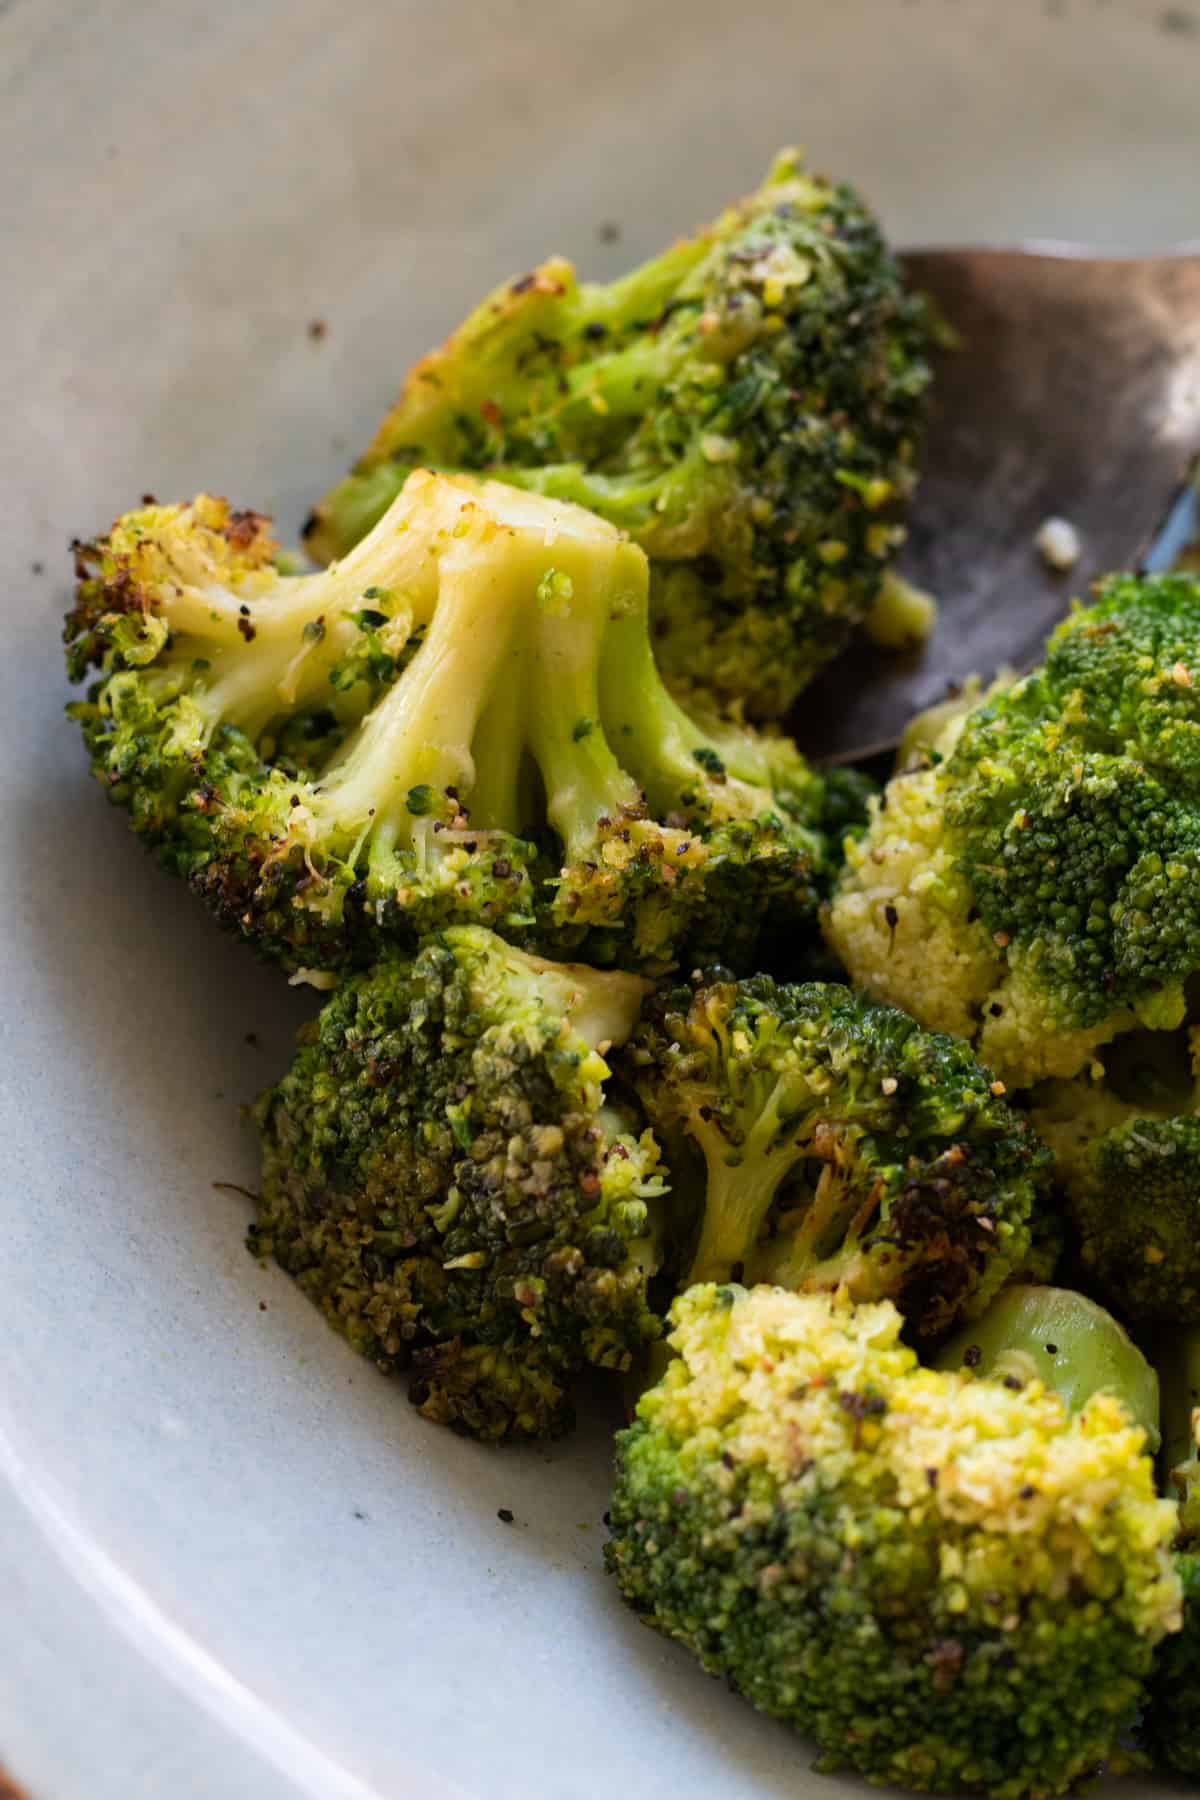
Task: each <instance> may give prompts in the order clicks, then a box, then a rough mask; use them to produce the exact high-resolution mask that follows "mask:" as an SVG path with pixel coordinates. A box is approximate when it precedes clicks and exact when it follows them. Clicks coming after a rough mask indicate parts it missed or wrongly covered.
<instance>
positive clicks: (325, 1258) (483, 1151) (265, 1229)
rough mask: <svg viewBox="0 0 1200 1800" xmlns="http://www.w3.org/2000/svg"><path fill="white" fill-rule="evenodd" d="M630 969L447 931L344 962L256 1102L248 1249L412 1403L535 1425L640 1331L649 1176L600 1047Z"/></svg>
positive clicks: (643, 1333)
mask: <svg viewBox="0 0 1200 1800" xmlns="http://www.w3.org/2000/svg"><path fill="white" fill-rule="evenodd" d="M645 985H646V984H645V983H644V982H642V981H640V980H638V979H637V978H636V977H634V976H629V975H621V974H616V973H612V972H609V973H600V972H598V971H596V970H594V969H585V968H582V967H579V966H576V965H571V964H552V963H545V962H542V961H541V959H540V958H537V957H531V956H528V955H525V954H524V953H522V952H521V951H518V950H515V949H512V948H511V947H510V946H508V945H506V944H504V943H502V942H501V940H500V939H499V938H497V937H495V936H494V935H493V934H492V933H491V932H488V931H485V930H483V929H481V928H480V927H477V926H455V927H451V928H449V929H448V930H446V931H445V932H443V933H442V934H441V935H439V936H436V937H433V938H430V939H429V940H427V941H426V942H425V943H424V944H423V945H422V946H421V948H420V950H419V951H418V952H417V954H416V955H415V956H414V957H412V958H411V959H403V958H396V959H395V960H390V961H384V962H382V963H380V964H379V965H378V966H377V967H376V968H375V969H373V970H371V971H369V972H368V973H366V974H363V975H357V976H354V977H352V978H351V979H350V980H349V981H347V982H346V983H345V984H344V985H343V986H342V987H341V988H340V989H339V990H338V992H337V993H336V994H335V995H334V996H333V998H332V999H330V1000H329V1001H328V1003H327V1004H326V1006H325V1008H324V1010H323V1012H322V1013H321V1014H320V1016H319V1018H318V1019H317V1020H316V1021H315V1022H314V1023H313V1024H312V1025H310V1026H308V1027H307V1028H306V1029H305V1030H304V1031H303V1032H302V1033H301V1043H300V1048H299V1049H298V1051H297V1054H296V1057H295V1059H294V1061H293V1063H292V1066H291V1068H290V1069H289V1070H288V1073H287V1074H286V1075H285V1076H284V1078H283V1080H282V1081H280V1082H279V1083H278V1085H277V1086H276V1087H274V1088H271V1089H270V1090H269V1091H268V1092H267V1093H266V1094H264V1095H263V1097H262V1099H261V1100H260V1101H259V1102H258V1107H257V1112H256V1117H257V1121H258V1125H259V1128H260V1131H261V1134H262V1150H263V1169H262V1193H261V1198H260V1201H259V1213H258V1221H257V1224H256V1225H255V1227H254V1230H253V1233H252V1248H254V1249H255V1250H256V1251H257V1252H259V1253H261V1254H264V1255H265V1254H271V1255H274V1256H275V1257H276V1258H277V1259H278V1261H279V1262H280V1264H281V1265H282V1267H283V1268H285V1269H286V1270H287V1271H288V1273H289V1274H291V1275H293V1276H295V1278H296V1280H297V1281H298V1282H299V1284H300V1286H301V1287H302V1288H303V1289H304V1291H305V1293H307V1294H308V1296H309V1297H310V1299H312V1300H313V1301H315V1302H316V1304H317V1305H318V1306H319V1307H320V1308H321V1309H322V1311H323V1312H324V1313H325V1314H326V1316H327V1317H328V1318H329V1319H330V1321H331V1322H332V1323H333V1324H334V1325H336V1326H337V1328H338V1329H339V1330H340V1331H342V1332H344V1333H345V1335H346V1337H347V1338H348V1339H349V1340H350V1342H351V1343H352V1344H353V1345H354V1347H355V1349H357V1350H359V1351H361V1352H362V1353H363V1355H365V1356H368V1357H370V1358H371V1359H372V1360H373V1361H374V1362H376V1363H378V1364H379V1366H380V1367H381V1368H384V1369H389V1370H391V1369H402V1368H409V1367H411V1370H412V1382H411V1387H410V1393H411V1396H412V1399H413V1400H414V1402H415V1403H416V1404H417V1405H418V1406H419V1407H420V1410H421V1411H422V1412H423V1413H424V1414H425V1415H426V1417H428V1418H431V1419H435V1420H438V1421H440V1422H442V1423H445V1424H452V1425H455V1426H457V1427H458V1428H459V1429H462V1430H465V1431H470V1432H473V1433H475V1434H476V1435H478V1436H480V1437H485V1438H500V1437H542V1436H552V1435H554V1434H555V1433H557V1432H559V1431H561V1430H563V1429H564V1428H565V1427H566V1425H567V1424H568V1423H569V1421H570V1416H571V1403H570V1389H571V1382H572V1378H573V1377H574V1376H575V1374H576V1373H577V1372H578V1370H579V1369H580V1368H582V1367H583V1366H584V1365H585V1364H592V1365H594V1366H596V1367H600V1368H606V1369H617V1370H621V1369H624V1368H626V1367H627V1366H628V1364H629V1362H630V1360H631V1358H632V1356H633V1354H634V1353H635V1352H636V1351H637V1350H638V1349H640V1347H641V1346H642V1345H643V1344H645V1343H647V1342H649V1341H650V1340H651V1339H653V1338H654V1337H656V1336H657V1335H658V1333H659V1330H660V1326H659V1322H658V1319H657V1317H656V1316H655V1314H654V1313H653V1311H652V1310H651V1308H650V1305H649V1303H648V1300H647V1295H646V1284H647V1281H648V1280H649V1279H650V1277H651V1276H652V1275H653V1273H654V1272H655V1270H656V1268H657V1266H658V1260H659V1250H658V1233H659V1225H658V1220H657V1217H656V1213H657V1209H658V1207H659V1205H660V1196H661V1194H662V1192H663V1188H664V1179H663V1172H662V1170H661V1169H660V1166H659V1156H658V1149H657V1146H656V1144H655V1142H654V1140H653V1138H652V1136H651V1135H650V1134H649V1133H648V1132H644V1133H641V1134H640V1135H639V1133H638V1126H637V1124H636V1122H631V1120H630V1118H629V1117H627V1116H626V1114H625V1113H623V1112H622V1111H621V1110H620V1109H619V1108H618V1107H616V1106H614V1105H612V1104H609V1103H607V1101H606V1083H607V1081H608V1075H609V1071H608V1065H607V1064H606V1062H605V1061H604V1054H605V1052H607V1050H608V1049H609V1047H610V1045H611V1044H613V1043H620V1042H621V1041H622V1040H623V1039H624V1038H625V1037H626V1036H627V1035H628V1033H629V1031H630V1030H631V1028H632V1026H633V1023H634V1020H635V1018H636V1017H637V1011H638V1006H639V1004H640V1002H641V999H642V995H643V992H644V991H645Z"/></svg>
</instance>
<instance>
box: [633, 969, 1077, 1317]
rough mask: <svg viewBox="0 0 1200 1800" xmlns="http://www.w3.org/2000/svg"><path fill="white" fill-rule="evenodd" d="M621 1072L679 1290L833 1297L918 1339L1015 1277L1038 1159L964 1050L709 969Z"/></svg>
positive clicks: (665, 1012)
mask: <svg viewBox="0 0 1200 1800" xmlns="http://www.w3.org/2000/svg"><path fill="white" fill-rule="evenodd" d="M623 1061H624V1064H625V1066H626V1067H628V1068H629V1070H630V1072H631V1079H632V1080H633V1082H634V1083H635V1084H636V1086H637V1089H638V1093H639V1095H640V1097H641V1099H642V1102H643V1105H644V1106H645V1108H646V1111H647V1114H648V1116H649V1118H650V1121H651V1123H652V1125H653V1126H654V1129H655V1131H656V1133H657V1134H658V1136H659V1139H660V1141H661V1142H662V1143H663V1145H664V1147H665V1149H666V1152H667V1154H668V1156H669V1158H670V1161H671V1166H672V1169H673V1171H674V1177H675V1180H674V1190H675V1201H676V1230H677V1232H679V1233H680V1235H683V1236H690V1238H691V1240H692V1244H693V1246H694V1247H693V1249H692V1251H691V1262H690V1272H689V1276H688V1279H689V1280H690V1281H693V1282H695V1281H725V1280H728V1279H730V1278H734V1279H738V1280H741V1279H743V1278H744V1279H745V1280H746V1281H747V1282H755V1281H766V1282H774V1283H777V1284H779V1285H781V1286H784V1287H789V1288H795V1289H800V1290H807V1291H814V1290H817V1291H819V1290H833V1289H836V1288H839V1287H843V1286H844V1287H845V1288H846V1289H847V1290H848V1292H849V1293H850V1295H851V1297H852V1298H854V1299H856V1300H880V1299H890V1300H893V1301H895V1303H896V1305H897V1306H898V1307H899V1308H900V1310H901V1312H903V1313H904V1314H905V1316H906V1317H907V1318H908V1319H909V1320H910V1322H911V1325H912V1327H913V1329H914V1330H915V1331H916V1332H917V1333H919V1334H920V1335H923V1336H931V1335H936V1334H938V1333H941V1332H945V1331H946V1330H948V1329H949V1328H950V1326H952V1325H953V1324H954V1323H955V1322H956V1321H957V1320H958V1319H960V1318H969V1317H971V1316H972V1315H973V1314H974V1313H975V1312H977V1311H979V1310H980V1309H981V1308H982V1307H983V1306H984V1305H986V1303H987V1300H988V1298H989V1296H990V1295H991V1294H992V1293H994V1292H995V1290H996V1289H997V1288H998V1287H999V1286H1000V1285H1001V1283H1002V1282H1004V1281H1005V1280H1006V1279H1008V1277H1009V1276H1010V1275H1012V1274H1014V1273H1015V1272H1016V1271H1018V1270H1019V1269H1021V1268H1022V1267H1024V1266H1025V1265H1026V1261H1027V1259H1028V1257H1029V1256H1030V1254H1031V1249H1032V1220H1033V1217H1034V1215H1035V1211H1036V1210H1037V1209H1038V1208H1039V1207H1041V1206H1043V1205H1044V1204H1045V1199H1046V1187H1047V1170H1048V1164H1049V1158H1048V1156H1047V1154H1046V1152H1045V1151H1044V1150H1043V1149H1042V1147H1041V1146H1040V1144H1039V1143H1038V1141H1037V1139H1036V1138H1035V1136H1034V1134H1033V1132H1032V1131H1031V1130H1030V1129H1029V1126H1028V1125H1027V1124H1026V1122H1025V1120H1024V1119H1023V1118H1022V1117H1021V1115H1020V1114H1018V1113H1016V1112H1014V1111H1013V1110H1012V1109H1011V1107H1010V1106H1009V1105H1008V1103H1007V1101H1006V1100H1005V1099H1004V1098H1003V1088H1002V1087H1001V1085H1000V1084H999V1083H997V1082H993V1080H992V1078H991V1076H990V1075H989V1074H988V1073H987V1072H986V1071H985V1070H983V1069H981V1068H980V1067H979V1066H978V1064H977V1063H976V1062H975V1061H974V1059H973V1058H972V1056H971V1054H970V1052H969V1050H967V1048H966V1047H965V1045H963V1044H960V1043H957V1042H955V1041H954V1040H953V1039H951V1038H947V1037H940V1036H934V1035H932V1034H931V1033H929V1032H926V1031H922V1030H921V1029H920V1028H919V1027H918V1026H917V1025H916V1024H915V1023H914V1022H913V1020H912V1019H910V1018H909V1017H908V1016H907V1015H906V1014H904V1013H901V1012H897V1011H895V1010H894V1009H893V1008H891V1007H887V1006H875V1005H872V1004H871V1003H870V1002H868V1001H866V1000H863V999H862V998H861V997H859V996H858V995H855V994H853V993H851V992H850V991H849V990H848V989H846V988H844V987H837V986H832V985H823V984H820V983H810V984H804V985H800V986H783V985H779V984H776V983H775V982H773V981H771V980H770V979H769V978H768V977H766V976H754V977H751V978H750V979H748V980H745V981H741V982H736V981H734V980H732V979H731V978H727V977H724V976H722V975H721V974H720V973H717V974H714V975H710V976H707V977H704V976H702V977H700V978H699V979H698V980H695V981H693V983H692V985H691V986H690V987H688V988H681V989H676V990H674V991H670V990H664V991H662V992H660V993H658V994H655V995H653V996H651V998H650V999H649V1000H648V1001H647V1003H646V1006H645V1008H644V1010H643V1017H642V1022H641V1024H640V1025H639V1027H638V1029H637V1031H636V1032H635V1034H634V1036H633V1038H632V1039H631V1041H630V1044H629V1046H628V1048H627V1050H626V1051H625V1053H624V1058H623ZM689 1227H690V1230H689Z"/></svg>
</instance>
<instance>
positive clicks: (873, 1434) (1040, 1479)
mask: <svg viewBox="0 0 1200 1800" xmlns="http://www.w3.org/2000/svg"><path fill="white" fill-rule="evenodd" d="M671 1316H672V1321H673V1326H674V1329H673V1331H672V1333H671V1339H670V1341H671V1344H672V1346H673V1348H674V1350H675V1352H676V1354H675V1356H674V1357H673V1358H672V1360H671V1361H670V1363H669V1364H668V1367H667V1370H666V1373H665V1374H664V1376H663V1377H662V1379H661V1380H660V1381H659V1382H658V1384H657V1385H656V1386H655V1387H654V1388H652V1389H651V1390H650V1391H649V1392H648V1393H646V1394H645V1395H644V1396H643V1398H642V1399H641V1401H640V1403H639V1405H638V1410H637V1418H636V1420H635V1422H634V1424H633V1425H632V1426H631V1427H630V1429H629V1430H627V1431H625V1432H623V1433H622V1434H621V1435H620V1437H619V1439H618V1465H617V1476H616V1486H615V1492H614V1498H613V1502H612V1507H611V1512H610V1519H611V1541H610V1543H609V1544H608V1547H607V1559H608V1564H609V1567H610V1569H611V1571H612V1572H613V1573H614V1574H615V1576H616V1578H617V1581H618V1583H619V1584H620V1588H621V1591H622V1593H623V1594H624V1596H625V1598H626V1599H627V1600H628V1601H629V1602H630V1603H631V1604H632V1605H633V1606H634V1607H636V1608H637V1609H638V1611H639V1612H641V1613H642V1615H643V1617H644V1618H645V1620H646V1622H647V1623H648V1624H650V1625H653V1626H654V1627H656V1628H657V1629H658V1630H660V1631H662V1632H664V1633H666V1634H667V1635H668V1636H670V1637H673V1638H676V1639H678V1640H679V1641H680V1642H682V1643H683V1644H685V1645H686V1646H687V1647H688V1648H689V1649H690V1650H691V1651H692V1652H693V1653H694V1654H695V1655H696V1656H697V1657H698V1658H699V1660H700V1662H701V1663H702V1664H703V1666H704V1667H705V1668H706V1669H707V1670H708V1671H709V1672H710V1673H712V1674H714V1675H720V1676H722V1677H723V1678H724V1679H725V1680H726V1681H727V1682H728V1683H729V1684H730V1685H731V1686H732V1687H733V1688H734V1689H735V1690H736V1691H737V1692H739V1693H741V1694H742V1695H744V1697H745V1698H746V1699H748V1700H749V1701H750V1702H751V1703H752V1705H754V1706H756V1707H758V1708H759V1709H760V1710H762V1711H763V1712H766V1713H769V1714H771V1715H773V1716H774V1717H776V1718H779V1719H782V1720H784V1721H785V1722H786V1723H788V1724H789V1725H791V1726H793V1727H795V1728H796V1729H797V1730H799V1731H802V1732H805V1733H807V1734H808V1735H810V1736H811V1737H812V1738H814V1739H815V1740H816V1744H817V1747H818V1749H819V1751H820V1753H821V1757H822V1764H821V1765H820V1766H823V1767H825V1768H835V1767H838V1766H844V1765H847V1764H848V1765H850V1766H851V1767H852V1768H854V1769H857V1770H858V1771H860V1772H861V1773H862V1774H864V1775H866V1776H867V1777H868V1778H869V1779H871V1780H873V1781H878V1782H892V1783H895V1784H896V1785H897V1786H899V1787H905V1788H916V1789H921V1790H930V1791H934V1792H948V1791H952V1790H955V1789H968V1790H975V1791H982V1792H985V1793H987V1794H990V1795H995V1796H1000V1797H1002V1800H1017V1797H1018V1796H1023V1795H1028V1794H1035V1795H1048V1794H1057V1793H1061V1792H1063V1791H1064V1790H1066V1789H1067V1788H1069V1787H1070V1786H1071V1785H1072V1784H1073V1783H1074V1782H1075V1781H1077V1780H1078V1779H1079V1778H1080V1777H1082V1776H1084V1775H1085V1774H1089V1773H1092V1772H1094V1771H1095V1770H1096V1768H1097V1767H1098V1766H1099V1765H1101V1764H1102V1763H1103V1762H1104V1760H1105V1759H1106V1758H1107V1757H1108V1756H1110V1755H1111V1754H1112V1753H1113V1752H1114V1751H1115V1749H1116V1748H1117V1746H1118V1744H1119V1742H1120V1740H1121V1738H1122V1737H1123V1735H1124V1734H1125V1732H1126V1730H1127V1729H1128V1727H1129V1725H1130V1724H1131V1722H1132V1719H1133V1715H1134V1712H1135V1709H1136V1707H1137V1704H1138V1699H1139V1696H1140V1692H1141V1688H1142V1683H1143V1681H1144V1679H1145V1677H1146V1675H1147V1672H1148V1670H1149V1666H1150V1662H1151V1657H1152V1654H1153V1649H1154V1646H1155V1645H1156V1644H1157V1643H1158V1641H1159V1640H1160V1639H1161V1638H1162V1637H1163V1636H1164V1634H1165V1633H1166V1632H1168V1631H1171V1630H1174V1629H1176V1628H1177V1627H1178V1624H1179V1609H1180V1597H1179V1584H1178V1581H1177V1579H1176V1576H1175V1573H1174V1570H1173V1567H1172V1564H1171V1559H1170V1555H1169V1544H1170V1541H1171V1538H1172V1536H1173V1533H1174V1529H1175V1521H1174V1508H1173V1507H1172V1506H1171V1505H1170V1504H1169V1503H1168V1502H1165V1501H1163V1500H1160V1499H1159V1498H1157V1497H1156V1494H1155V1490H1154V1473H1153V1465H1152V1463H1151V1460H1150V1457H1149V1456H1148V1455H1147V1454H1146V1441H1145V1433H1144V1432H1143V1431H1142V1429H1141V1428H1140V1427H1139V1426H1138V1425H1136V1424H1135V1423H1133V1421H1132V1419H1131V1418H1130V1416H1129V1414H1128V1413H1127V1412H1126V1410H1125V1407H1124V1406H1123V1404H1122V1402H1121V1400H1120V1398H1118V1397H1117V1396H1116V1395H1114V1394H1110V1393H1101V1394H1097V1395H1094V1396H1093V1397H1092V1398H1091V1399H1090V1400H1089V1401H1088V1403H1087V1405H1086V1407H1085V1408H1084V1410H1083V1411H1082V1412H1081V1413H1080V1414H1079V1415H1078V1416H1077V1417H1072V1416H1070V1414H1069V1412H1068V1409H1067V1407H1066V1406H1065V1405H1064V1403H1063V1402H1062V1401H1061V1400H1060V1399H1059V1397H1058V1396H1057V1394H1055V1393H1054V1392H1051V1391H1048V1390H1047V1389H1046V1388H1045V1387H1043V1385H1042V1384H1041V1382H1039V1381H1031V1382H1029V1383H1027V1384H1022V1383H1021V1381H1020V1380H1019V1379H1018V1378H1016V1377H1011V1376H1010V1378H1009V1380H1008V1381H1007V1382H1006V1381H1003V1380H1001V1381H990V1380H977V1379H973V1378H971V1377H970V1376H967V1375H963V1374H957V1373H950V1372H947V1371H940V1370H933V1369H923V1368H921V1367H919V1366H918V1363H917V1360H916V1357H915V1356H914V1355H913V1353H912V1352H911V1351H910V1350H908V1349H906V1348H905V1347H903V1346H902V1344H901V1343H900V1331H901V1325H902V1320H901V1317H900V1314H899V1313H898V1312H897V1311H896V1310H895V1308H894V1307H893V1306H892V1305H891V1304H890V1303H888V1302H886V1301H885V1302H880V1303H876V1304H871V1305H863V1306H859V1307H857V1308H855V1307H852V1306H850V1305H849V1304H848V1303H847V1302H846V1301H845V1299H844V1297H832V1298H831V1297H829V1296H823V1295H798V1294H792V1293H788V1292H785V1291H784V1290H782V1289H779V1288H767V1287H764V1288H758V1289H755V1290H752V1291H750V1292H745V1291H741V1290H738V1289H735V1288H730V1287H715V1286H707V1287H700V1288H696V1289H693V1290H692V1291H691V1292H689V1293H688V1294H686V1295H684V1296H683V1297H682V1298H681V1299H680V1300H678V1301H677V1302H676V1304H675V1307H674V1309H673V1311H672V1315H671ZM1084 1354H1085V1355H1086V1354H1087V1346H1086V1342H1085V1345H1084Z"/></svg>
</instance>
